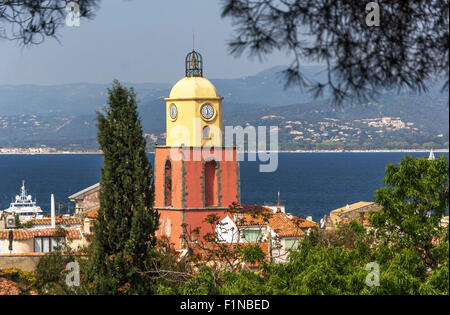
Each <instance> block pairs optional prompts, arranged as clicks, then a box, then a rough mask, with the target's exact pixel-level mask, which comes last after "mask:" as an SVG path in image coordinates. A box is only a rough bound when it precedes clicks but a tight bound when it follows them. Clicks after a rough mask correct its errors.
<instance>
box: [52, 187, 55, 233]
mask: <svg viewBox="0 0 450 315" xmlns="http://www.w3.org/2000/svg"><path fill="white" fill-rule="evenodd" d="M51 203H52V206H51V216H52V229H54V228H56V223H55V196H54V195H53V194H52V200H51Z"/></svg>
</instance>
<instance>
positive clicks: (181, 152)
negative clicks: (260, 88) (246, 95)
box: [155, 51, 240, 249]
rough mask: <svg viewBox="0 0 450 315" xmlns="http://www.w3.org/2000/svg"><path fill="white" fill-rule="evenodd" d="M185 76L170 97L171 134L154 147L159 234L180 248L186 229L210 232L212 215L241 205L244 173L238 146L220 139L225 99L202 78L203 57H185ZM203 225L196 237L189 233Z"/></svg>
mask: <svg viewBox="0 0 450 315" xmlns="http://www.w3.org/2000/svg"><path fill="white" fill-rule="evenodd" d="M185 66H186V72H185V77H184V78H182V79H181V80H180V81H178V82H177V83H176V84H175V85H174V86H173V88H172V90H171V92H170V96H169V97H168V98H166V99H165V101H166V124H167V137H166V145H165V146H157V147H156V151H155V209H156V210H158V212H159V213H160V226H159V230H158V233H157V236H163V235H165V236H167V237H168V238H169V239H170V241H171V243H173V244H174V246H175V248H176V249H186V248H187V246H188V244H186V243H185V242H184V240H183V239H182V238H181V236H182V234H183V233H186V232H187V233H188V234H191V237H197V238H200V239H201V238H202V236H204V235H205V234H206V233H209V232H213V231H211V226H210V225H209V224H208V223H205V222H204V220H205V219H206V217H207V216H208V215H211V214H215V215H218V216H219V217H221V218H222V217H224V216H225V215H226V211H227V209H228V208H229V206H230V205H231V204H232V203H233V202H239V203H240V171H239V162H238V161H237V150H236V147H224V146H223V143H222V134H223V132H222V131H223V124H222V100H223V98H222V97H220V96H219V95H218V93H217V90H216V88H215V87H214V85H213V84H212V83H211V82H210V81H209V80H208V79H206V78H204V77H203V59H202V56H201V55H200V54H199V53H198V52H196V51H192V52H190V53H189V54H188V55H187V56H186V63H185ZM197 228H200V233H199V234H198V235H192V233H190V231H193V230H196V229H197Z"/></svg>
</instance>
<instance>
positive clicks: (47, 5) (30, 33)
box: [0, 0, 100, 45]
mask: <svg viewBox="0 0 450 315" xmlns="http://www.w3.org/2000/svg"><path fill="white" fill-rule="evenodd" d="M69 2H74V3H76V4H78V7H79V14H80V18H92V17H93V16H94V11H95V9H96V8H97V6H98V4H99V2H100V1H99V0H70V1H69V0H40V1H34V0H31V1H30V0H19V1H17V0H16V1H8V0H1V1H0V38H6V39H12V40H17V41H19V42H20V43H22V44H23V45H35V44H40V43H42V42H43V41H44V39H45V38H46V37H56V31H57V30H58V29H59V28H60V27H62V26H63V25H64V24H65V22H66V14H67V10H66V6H67V4H68V3H69Z"/></svg>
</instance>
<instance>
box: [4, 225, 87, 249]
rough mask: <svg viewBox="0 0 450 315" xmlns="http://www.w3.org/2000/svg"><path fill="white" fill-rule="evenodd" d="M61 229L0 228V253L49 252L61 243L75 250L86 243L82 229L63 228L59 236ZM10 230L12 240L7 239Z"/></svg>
mask: <svg viewBox="0 0 450 315" xmlns="http://www.w3.org/2000/svg"><path fill="white" fill-rule="evenodd" d="M61 231H62V230H61V229H53V228H48V229H11V230H0V254H33V253H50V252H53V251H56V249H57V247H58V246H61V245H62V244H66V245H67V246H69V247H70V248H71V249H73V250H77V249H78V248H79V247H83V246H85V245H86V244H87V240H86V233H84V230H83V229H81V228H69V229H63V231H64V234H65V235H64V236H61V235H62V233H61ZM11 232H12V237H13V238H12V242H11V241H10V239H9V238H10V233H11ZM11 243H12V244H11ZM10 245H12V250H11V248H10Z"/></svg>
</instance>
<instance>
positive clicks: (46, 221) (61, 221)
mask: <svg viewBox="0 0 450 315" xmlns="http://www.w3.org/2000/svg"><path fill="white" fill-rule="evenodd" d="M31 222H32V223H33V225H51V224H52V219H51V218H43V219H33V220H31ZM55 223H56V224H58V225H81V224H82V222H81V219H80V218H74V217H69V218H67V217H63V218H56V219H55Z"/></svg>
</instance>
